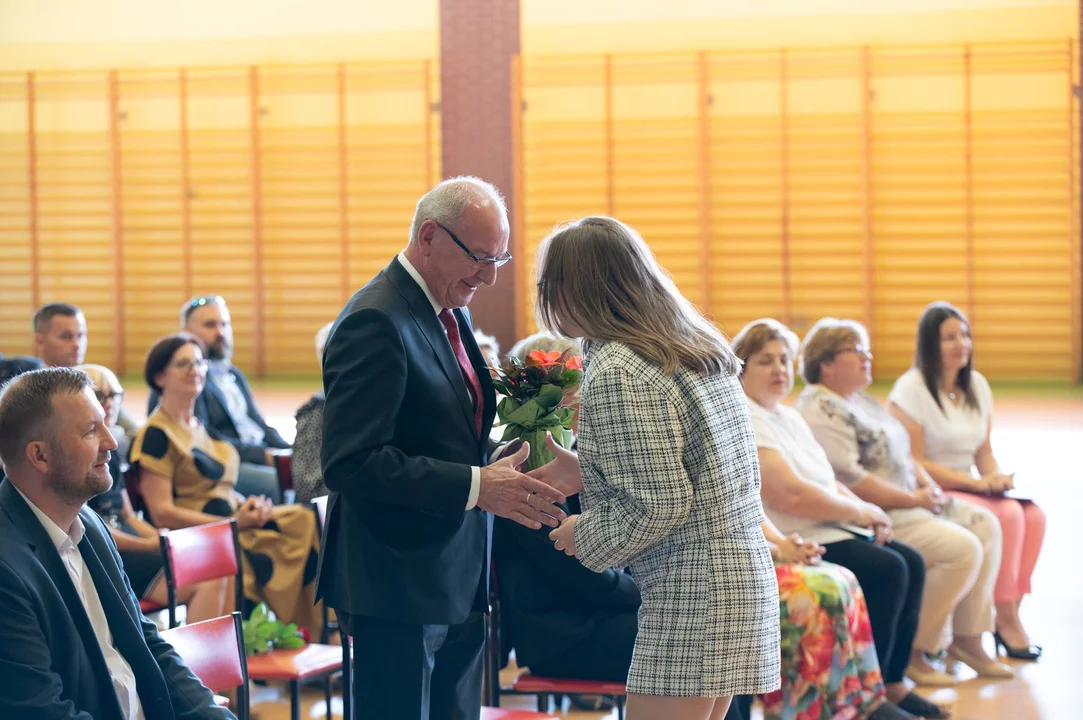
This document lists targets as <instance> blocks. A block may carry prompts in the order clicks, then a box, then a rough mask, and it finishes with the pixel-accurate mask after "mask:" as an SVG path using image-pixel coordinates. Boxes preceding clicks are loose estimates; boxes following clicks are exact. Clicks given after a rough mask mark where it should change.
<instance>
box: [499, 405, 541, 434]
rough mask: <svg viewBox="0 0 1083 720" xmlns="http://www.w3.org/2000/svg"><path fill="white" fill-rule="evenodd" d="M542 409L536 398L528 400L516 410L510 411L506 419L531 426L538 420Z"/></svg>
mask: <svg viewBox="0 0 1083 720" xmlns="http://www.w3.org/2000/svg"><path fill="white" fill-rule="evenodd" d="M540 411H541V408H539V407H538V403H537V402H536V401H535V400H528V401H527V402H525V403H523V404H522V405H521V406H520V407H519V408H518V409H516V410H515V412H513V413H510V414H509V415H508V416H507V418H505V420H506V421H507V422H509V423H515V424H516V425H522V426H524V427H529V426H531V425H533V424H534V422H535V421H537V419H538V414H539V412H540Z"/></svg>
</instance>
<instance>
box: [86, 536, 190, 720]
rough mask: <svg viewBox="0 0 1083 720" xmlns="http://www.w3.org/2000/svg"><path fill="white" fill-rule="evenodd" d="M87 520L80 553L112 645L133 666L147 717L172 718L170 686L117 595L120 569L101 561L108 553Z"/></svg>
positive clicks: (120, 580)
mask: <svg viewBox="0 0 1083 720" xmlns="http://www.w3.org/2000/svg"><path fill="white" fill-rule="evenodd" d="M92 522H94V521H93V520H90V522H86V523H85V524H86V525H87V531H86V535H85V536H84V537H83V540H82V542H80V543H79V552H80V553H81V554H82V556H83V562H84V563H85V564H86V568H87V571H88V572H89V573H90V577H91V578H93V580H94V587H95V589H96V590H97V591H98V598H99V599H100V600H101V603H102V609H103V610H105V617H106V619H107V620H108V621H109V629H110V631H111V632H112V634H113V644H114V645H115V646H116V648H117V650H118V651H119V652H120V654H121V655H122V656H124V659H125V660H127V661H128V664H129V665H131V667H132V673H133V674H134V675H135V684H136V689H137V691H138V692H139V702H140V703H141V704H142V706H143V713H144V715H146V716H147V717H148V718H150V717H153V718H162V720H167V719H168V718H172V717H173V705H172V703H171V702H170V701H169V689H168V688H167V687H166V684H165V678H164V677H163V676H162V671H161V669H160V668H159V667H158V663H157V661H156V660H155V659H154V656H152V655H151V654H150V649H149V648H148V647H147V643H146V640H145V639H144V638H143V633H142V631H141V629H140V628H139V626H138V624H137V622H136V620H135V618H133V617H132V614H131V610H130V609H129V607H128V603H126V602H125V601H124V599H123V598H122V597H121V595H120V590H119V588H125V590H126V589H127V586H126V584H125V582H124V581H123V579H122V578H120V576H119V573H120V568H119V567H117V565H116V563H115V562H111V563H109V565H110V566H112V567H111V568H108V569H107V568H106V566H105V564H103V562H102V559H101V558H102V556H103V555H104V554H106V553H109V550H108V548H107V547H106V546H105V543H104V539H103V538H100V537H98V531H97V529H96V528H94V529H92V528H91V523H92Z"/></svg>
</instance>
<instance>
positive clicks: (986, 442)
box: [888, 302, 1045, 660]
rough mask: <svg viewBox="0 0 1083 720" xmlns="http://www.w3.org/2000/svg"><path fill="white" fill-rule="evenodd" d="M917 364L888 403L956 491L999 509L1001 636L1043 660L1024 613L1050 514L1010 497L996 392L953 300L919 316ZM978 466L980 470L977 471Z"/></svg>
mask: <svg viewBox="0 0 1083 720" xmlns="http://www.w3.org/2000/svg"><path fill="white" fill-rule="evenodd" d="M916 345H917V347H916V350H915V353H914V367H912V368H910V370H908V371H907V372H906V373H905V374H904V375H903V376H902V377H900V378H899V379H898V380H897V381H896V382H895V387H894V388H893V389H892V391H891V395H890V396H888V409H889V410H890V411H891V414H892V415H894V416H895V419H896V420H898V421H899V422H901V423H902V424H903V427H905V428H906V430H907V432H909V433H910V444H911V447H913V450H914V457H915V458H916V459H917V460H918V462H920V463H921V464H922V466H923V467H924V468H925V469H926V470H927V471H928V472H929V474H930V475H932V477H933V478H934V479H935V480H936V481H937V482H938V483H940V484H941V485H943V486H944V487H945V488H947V490H948V494H949V495H954V496H955V497H957V498H960V499H963V500H966V501H968V502H972V503H975V504H977V505H981V506H982V507H985V508H988V509H989V510H992V511H993V512H994V513H995V514H996V516H997V519H998V520H999V521H1000V529H1001V532H1002V533H1003V535H1004V558H1003V559H1002V560H1001V563H1000V574H999V576H998V577H997V583H996V590H995V592H994V596H995V599H996V616H997V617H996V624H997V632H996V635H995V639H996V642H997V645H998V646H1003V647H1004V648H1005V650H1006V652H1007V653H1008V656H1009V657H1012V658H1015V659H1017V660H1037V659H1038V657H1039V656H1040V655H1041V654H1042V649H1041V647H1039V646H1037V645H1032V644H1031V642H1030V638H1029V637H1027V632H1026V630H1024V629H1023V622H1022V620H1020V618H1019V604H1020V603H1021V602H1022V600H1023V596H1024V595H1027V594H1029V593H1030V578H1031V575H1032V574H1033V573H1034V566H1035V565H1037V563H1038V554H1039V553H1040V552H1041V550H1042V540H1043V538H1044V537H1045V513H1043V512H1042V509H1041V508H1040V507H1038V505H1037V503H1035V502H1033V501H1031V500H1017V499H1014V498H1011V497H1005V495H1004V493H1006V492H1007V491H1009V490H1012V489H1014V487H1015V486H1014V482H1013V476H1012V475H1008V474H1005V473H1004V472H1003V470H1002V469H1001V468H1000V465H999V464H998V463H997V459H996V456H995V455H994V454H993V443H992V440H991V427H992V415H993V391H992V390H991V389H990V388H989V382H988V381H987V380H986V379H985V377H984V376H983V375H982V374H981V373H980V372H978V371H977V370H975V369H974V367H973V361H974V343H973V341H972V340H971V338H970V323H969V322H968V321H967V319H966V316H965V315H963V313H962V312H960V310H959V309H958V308H956V307H954V306H952V305H949V304H948V303H946V302H935V303H932V304H931V305H929V306H928V307H927V308H925V311H924V312H923V313H922V314H921V319H920V320H918V332H917V344H916ZM975 470H977V473H976V474H975V472H974V471H975Z"/></svg>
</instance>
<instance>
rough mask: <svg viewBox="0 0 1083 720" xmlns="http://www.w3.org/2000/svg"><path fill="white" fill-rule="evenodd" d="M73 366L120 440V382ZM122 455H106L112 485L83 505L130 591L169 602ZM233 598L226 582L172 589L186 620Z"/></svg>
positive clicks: (152, 535)
mask: <svg viewBox="0 0 1083 720" xmlns="http://www.w3.org/2000/svg"><path fill="white" fill-rule="evenodd" d="M78 369H79V370H82V371H84V372H85V373H86V374H87V375H89V376H90V379H91V380H93V381H94V385H95V388H96V389H95V391H94V394H95V395H97V397H98V402H100V403H101V405H102V409H103V410H104V411H105V424H106V426H107V427H108V428H109V432H111V433H113V437H114V438H116V440H117V443H118V444H120V443H121V438H122V437H123V433H124V431H123V430H122V429H121V428H120V427H119V426H118V425H117V418H118V416H119V415H120V410H121V405H122V404H123V402H124V388H122V387H121V386H120V381H119V380H117V376H116V375H114V374H113V371H112V370H110V369H109V368H107V367H103V366H101V365H81V366H79V367H78ZM130 440H131V438H128V441H130ZM126 444H127V443H124V445H126ZM123 457H124V452H123V451H122V450H121V449H120V448H119V447H118V449H117V450H116V451H115V452H113V453H111V454H110V458H109V474H110V475H112V476H113V486H112V487H111V488H109V489H108V490H106V491H105V492H103V493H102V494H101V495H98V496H96V497H93V498H91V499H90V501H89V502H87V507H89V508H90V509H91V510H93V511H94V512H96V513H98V514H99V515H101V516H102V519H104V520H105V524H106V525H107V526H108V527H109V533H110V534H111V535H112V536H113V541H114V542H115V543H116V545H117V551H118V552H119V553H120V560H121V563H122V564H123V565H124V572H125V574H126V575H127V576H128V582H130V583H131V585H132V591H133V592H134V593H135V594H136V596H137V597H138V598H139V599H140V600H148V601H150V602H152V603H154V604H155V605H165V604H166V603H168V602H169V597H168V587H167V586H166V581H165V575H164V572H163V568H162V552H161V548H160V545H159V540H158V531H157V530H156V529H155V528H154V527H153V526H152V525H151V524H150V523H148V522H146V521H145V520H143V518H141V517H139V516H138V515H136V514H135V511H134V510H133V509H132V503H131V500H129V498H128V493H127V492H126V491H125V487H124V473H123V472H122V471H121V468H122V467H123V462H122V458H123ZM232 598H233V594H232V593H231V592H229V582H228V581H227V580H208V581H206V582H201V583H197V584H195V585H189V586H188V587H183V588H178V589H177V602H179V603H180V604H182V605H186V606H187V616H186V617H187V618H188V622H189V623H192V622H199V621H200V620H210V619H211V618H216V617H221V616H222V615H226V614H228V613H230V612H232V611H233V607H232V605H233V603H232Z"/></svg>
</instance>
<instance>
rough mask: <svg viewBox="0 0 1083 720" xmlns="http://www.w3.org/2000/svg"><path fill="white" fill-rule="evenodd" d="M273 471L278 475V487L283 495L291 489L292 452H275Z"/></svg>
mask: <svg viewBox="0 0 1083 720" xmlns="http://www.w3.org/2000/svg"><path fill="white" fill-rule="evenodd" d="M274 461H275V471H276V472H277V473H278V487H279V488H280V489H281V490H282V492H283V493H285V492H286V491H287V490H292V489H293V451H292V450H275V454H274Z"/></svg>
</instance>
